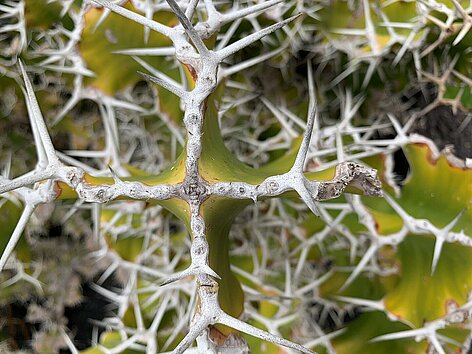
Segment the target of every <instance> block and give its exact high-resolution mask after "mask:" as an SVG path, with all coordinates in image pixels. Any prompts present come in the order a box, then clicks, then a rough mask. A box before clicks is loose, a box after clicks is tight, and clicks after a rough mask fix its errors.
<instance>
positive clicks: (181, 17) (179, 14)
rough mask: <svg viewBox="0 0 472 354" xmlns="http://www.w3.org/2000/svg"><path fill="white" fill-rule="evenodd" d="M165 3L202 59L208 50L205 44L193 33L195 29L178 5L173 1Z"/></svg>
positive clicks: (168, 0) (195, 32) (169, 0)
mask: <svg viewBox="0 0 472 354" xmlns="http://www.w3.org/2000/svg"><path fill="white" fill-rule="evenodd" d="M166 1H167V3H168V4H169V6H170V8H171V9H172V11H174V13H175V15H176V16H177V18H178V19H179V22H180V23H181V24H182V26H183V28H184V29H185V32H186V33H187V35H188V36H189V37H190V39H191V40H192V42H193V44H194V45H195V47H196V48H197V50H198V52H199V53H200V55H201V56H202V57H204V56H207V55H208V49H207V47H206V46H205V43H203V41H202V39H201V38H200V36H199V35H198V33H197V31H195V28H194V27H193V26H192V24H191V23H190V20H189V19H188V18H187V16H186V15H185V13H184V12H183V11H182V9H181V8H180V7H179V5H177V3H176V2H175V1H174V0H166Z"/></svg>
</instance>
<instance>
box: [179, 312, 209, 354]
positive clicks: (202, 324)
mask: <svg viewBox="0 0 472 354" xmlns="http://www.w3.org/2000/svg"><path fill="white" fill-rule="evenodd" d="M209 324H210V323H209V322H207V321H206V320H205V318H204V317H201V318H200V319H199V320H198V321H197V322H196V323H193V324H192V325H191V326H190V330H189V332H188V333H187V335H186V336H185V337H184V339H182V341H181V342H180V343H179V345H178V346H177V347H175V349H174V350H173V351H172V354H183V353H184V352H185V350H186V349H187V348H189V347H190V346H191V345H192V343H193V342H194V341H195V340H196V339H197V337H198V336H199V335H200V334H201V333H202V332H203V331H204V330H205V328H207V327H208V325H209Z"/></svg>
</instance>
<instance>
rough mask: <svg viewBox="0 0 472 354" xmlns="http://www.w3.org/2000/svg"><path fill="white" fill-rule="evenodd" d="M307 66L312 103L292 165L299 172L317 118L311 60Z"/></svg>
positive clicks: (302, 166)
mask: <svg viewBox="0 0 472 354" xmlns="http://www.w3.org/2000/svg"><path fill="white" fill-rule="evenodd" d="M307 66H308V90H309V96H310V103H309V108H308V118H307V124H306V129H305V133H304V135H303V140H302V143H301V145H300V149H299V150H298V153H297V157H296V159H295V162H294V164H293V167H292V170H296V171H297V172H303V168H304V165H305V160H306V155H307V153H308V148H309V147H310V142H311V136H312V135H313V127H314V126H315V120H316V115H317V103H316V93H315V84H314V82H313V70H312V67H311V61H309V62H308V65H307Z"/></svg>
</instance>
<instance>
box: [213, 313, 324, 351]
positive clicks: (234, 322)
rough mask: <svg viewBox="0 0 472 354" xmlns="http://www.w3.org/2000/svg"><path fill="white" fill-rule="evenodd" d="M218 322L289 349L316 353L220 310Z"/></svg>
mask: <svg viewBox="0 0 472 354" xmlns="http://www.w3.org/2000/svg"><path fill="white" fill-rule="evenodd" d="M218 323H221V324H224V325H226V326H228V327H231V328H234V329H237V330H238V331H241V332H243V333H246V334H249V335H251V336H253V337H256V338H260V339H262V340H265V341H268V342H271V343H274V344H278V345H281V346H284V347H287V348H290V349H295V350H298V351H301V352H302V353H306V354H316V352H314V351H312V350H310V349H308V348H305V347H304V346H302V345H300V344H297V343H294V342H291V341H289V340H286V339H283V338H281V337H278V336H275V335H273V334H270V333H269V332H266V331H263V330H262V329H259V328H257V327H254V326H251V325H250V324H248V323H246V322H243V321H241V320H238V319H236V318H234V317H231V316H229V315H228V314H226V313H224V312H222V313H221V314H220V318H219V320H218Z"/></svg>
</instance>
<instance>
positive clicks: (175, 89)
mask: <svg viewBox="0 0 472 354" xmlns="http://www.w3.org/2000/svg"><path fill="white" fill-rule="evenodd" d="M138 73H139V74H140V75H141V76H142V77H144V78H145V79H146V80H148V81H151V82H154V83H155V84H157V85H159V86H161V87H163V88H165V89H166V90H167V91H170V92H172V93H173V94H174V95H176V96H177V97H179V98H181V99H183V100H185V99H186V97H187V92H186V91H184V90H182V89H180V88H178V87H177V86H175V85H173V84H172V83H170V82H168V81H165V80H164V79H162V78H160V77H156V76H151V75H148V74H145V73H143V72H141V71H138Z"/></svg>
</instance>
